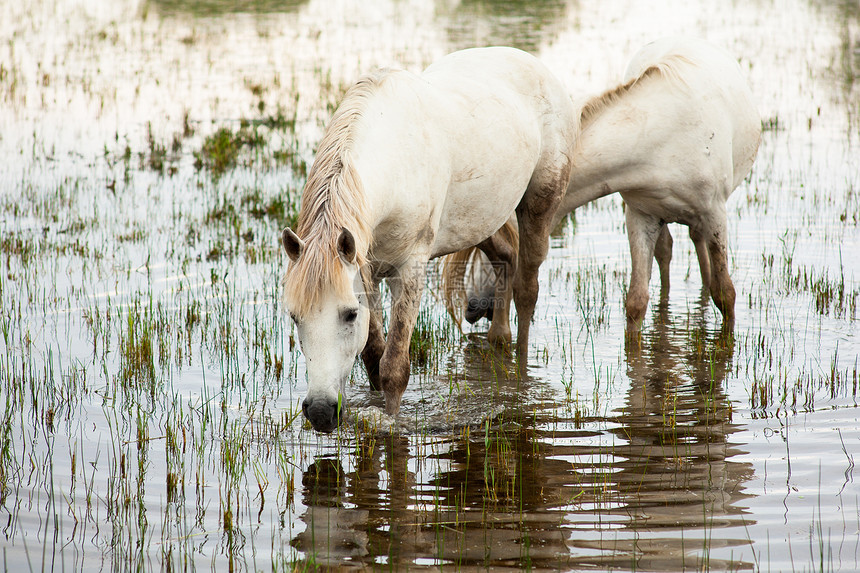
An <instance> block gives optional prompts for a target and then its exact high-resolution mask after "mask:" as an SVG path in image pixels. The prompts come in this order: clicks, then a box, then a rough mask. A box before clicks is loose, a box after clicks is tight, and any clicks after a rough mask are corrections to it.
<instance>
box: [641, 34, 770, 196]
mask: <svg viewBox="0 0 860 573" xmlns="http://www.w3.org/2000/svg"><path fill="white" fill-rule="evenodd" d="M653 67H657V68H658V69H660V70H661V74H662V75H664V76H665V77H664V78H663V80H664V81H667V82H670V83H674V84H677V86H676V87H677V88H678V89H677V90H675V91H674V93H676V94H677V96H676V102H677V103H678V105H674V106H672V109H674V110H677V111H676V113H684V110H685V109H689V110H691V112H692V113H695V114H697V115H701V116H702V117H704V118H705V121H706V122H708V124H709V125H713V126H717V128H719V127H722V128H723V129H724V131H725V133H713V132H709V133H706V134H705V135H706V137H708V138H715V137H723V138H725V139H726V141H724V145H722V146H719V145H718V146H716V149H711V151H712V152H713V153H714V155H713V158H714V161H716V160H718V159H719V153H726V154H729V156H728V157H726V159H727V160H729V161H730V163H731V169H732V180H731V186H730V188H728V189H726V191H727V192H728V193H731V191H733V190H734V188H735V187H737V186H738V185H739V184H740V182H741V181H742V180H743V178H744V177H746V176H747V174H748V173H749V172H750V169H751V168H752V164H753V162H754V160H755V156H756V153H757V151H758V145H759V141H760V138H761V118H760V116H759V113H758V111H757V109H756V106H755V103H754V100H753V95H752V92H751V91H750V88H749V86H748V84H747V82H746V79H745V78H744V75H743V73H742V71H741V69H740V66H739V65H738V62H737V61H736V60H735V59H734V58H733V57H732V56H731V55H730V54H729V53H728V52H726V51H724V50H723V49H721V48H719V47H717V46H715V45H713V44H711V43H709V42H707V41H705V40H701V39H698V38H688V37H671V38H664V39H661V40H657V41H654V42H651V43H650V44H647V45H646V46H644V47H643V48H642V49H641V50H639V51H638V52H637V53H636V55H634V56H633V58H632V59H631V61H630V63H629V64H628V67H627V71H626V73H625V81H630V80H632V79H634V78H638V77H640V76H642V75H643V74H644V73H645V72H646V70H648V69H649V68H653ZM705 143H707V142H705ZM715 143H717V142H715Z"/></svg>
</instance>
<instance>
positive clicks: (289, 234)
mask: <svg viewBox="0 0 860 573" xmlns="http://www.w3.org/2000/svg"><path fill="white" fill-rule="evenodd" d="M281 242H282V243H283V244H284V250H285V251H287V255H289V257H290V260H291V261H293V262H296V261H297V260H299V257H300V256H302V251H304V250H305V243H304V241H302V240H301V239H300V238H299V236H298V235H296V234H295V233H294V232H293V230H292V229H290V228H289V227H287V228H286V229H284V232H283V233H282V234H281Z"/></svg>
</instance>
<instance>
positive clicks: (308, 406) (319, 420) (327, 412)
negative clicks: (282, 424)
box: [302, 398, 341, 433]
mask: <svg viewBox="0 0 860 573" xmlns="http://www.w3.org/2000/svg"><path fill="white" fill-rule="evenodd" d="M302 412H304V414H305V418H307V419H308V421H309V422H310V423H311V426H313V427H314V430H316V431H317V432H324V433H329V432H333V431H334V430H335V429H336V428H337V426H338V424H339V423H340V418H341V409H340V408H338V403H337V402H336V401H335V402H332V401H330V400H327V399H325V398H305V401H304V402H302Z"/></svg>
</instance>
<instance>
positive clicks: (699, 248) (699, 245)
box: [690, 227, 711, 291]
mask: <svg viewBox="0 0 860 573" xmlns="http://www.w3.org/2000/svg"><path fill="white" fill-rule="evenodd" d="M690 239H691V240H692V241H693V245H694V246H695V247H696V258H697V259H699V274H701V275H702V288H703V289H704V290H705V291H708V290H710V288H711V257H710V255H708V242H707V241H706V240H705V237H703V236H702V233H701V232H699V231H694V230H693V228H692V227H691V228H690Z"/></svg>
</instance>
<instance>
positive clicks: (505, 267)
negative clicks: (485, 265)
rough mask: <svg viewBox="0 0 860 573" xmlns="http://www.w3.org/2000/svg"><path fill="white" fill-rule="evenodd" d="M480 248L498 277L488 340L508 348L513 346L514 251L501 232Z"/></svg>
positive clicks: (481, 244)
mask: <svg viewBox="0 0 860 573" xmlns="http://www.w3.org/2000/svg"><path fill="white" fill-rule="evenodd" d="M478 248H479V249H481V251H483V252H484V254H485V255H487V258H488V259H490V263H492V265H493V272H494V273H495V277H496V283H495V285H496V289H495V298H494V300H493V301H492V304H493V319H492V323H491V324H490V331H489V332H488V333H487V339H488V340H489V341H490V343H491V344H494V345H496V346H502V347H507V346H509V345H510V344H511V325H510V307H511V297H512V295H513V285H514V283H513V277H514V272H515V269H516V264H517V261H516V259H515V258H514V249H513V246H512V245H510V244H508V242H507V241H506V240H505V238H504V236H503V235H502V234H501V233H499V232H497V233H495V234H494V235H493V236H491V237H490V238H488V239H487V240H485V241H483V242H482V243H480V244H479V245H478Z"/></svg>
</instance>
